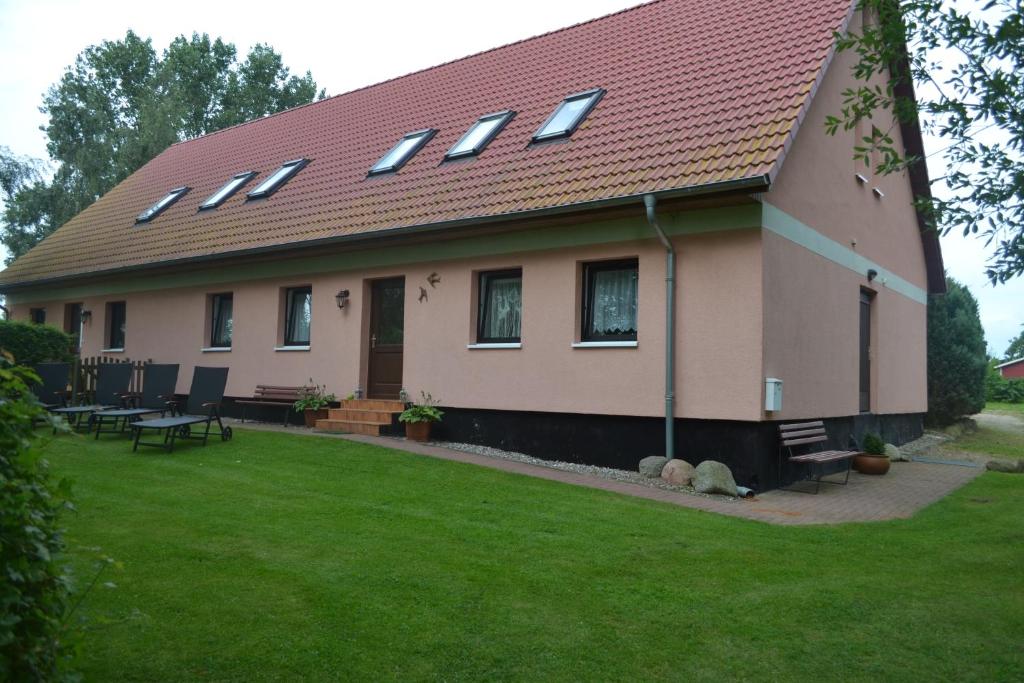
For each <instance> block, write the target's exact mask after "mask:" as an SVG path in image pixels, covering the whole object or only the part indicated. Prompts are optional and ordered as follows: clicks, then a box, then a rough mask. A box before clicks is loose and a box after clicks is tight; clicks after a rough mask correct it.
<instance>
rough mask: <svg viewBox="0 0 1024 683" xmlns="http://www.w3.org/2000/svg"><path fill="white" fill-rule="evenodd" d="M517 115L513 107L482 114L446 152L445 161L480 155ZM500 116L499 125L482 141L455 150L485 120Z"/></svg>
mask: <svg viewBox="0 0 1024 683" xmlns="http://www.w3.org/2000/svg"><path fill="white" fill-rule="evenodd" d="M515 116H516V112H515V111H513V110H511V109H503V110H502V111H496V112H493V113H491V114H485V115H483V116H481V117H480V118H478V119H477V120H476V121H474V122H473V125H471V126H470V127H469V128H468V129H467V130H466V132H465V133H463V134H462V137H460V138H459V139H458V142H456V143H455V144H454V145H452V146H451V147H450V148H449V149H448V151H447V152H445V155H444V161H455V160H457V159H466V158H468V157H475V156H479V155H480V154H481V153H482V152H483V151H484V150H485V149H487V145H489V144H491V142H492V141H493V140H494V138H496V137H498V135H499V134H500V133H501V131H502V130H504V129H505V126H507V125H508V124H509V121H511V120H512V119H513V118H515ZM498 118H500V119H501V121H500V122H499V123H498V125H497V126H495V127H494V129H493V130H491V132H490V133H488V134H487V136H486V137H484V138H483V139H482V140H480V142H478V143H477V144H476V145H475V146H473V147H470V148H469V149H465V150H463V151H461V152H455V151H454V150H456V149H458V147H459V146H460V145H462V143H463V142H465V141H466V139H467V138H469V136H470V135H471V134H472V133H473V131H474V130H476V129H477V127H478V126H480V125H481V124H483V123H484V122H485V121H490V120H492V119H498Z"/></svg>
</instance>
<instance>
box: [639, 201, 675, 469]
mask: <svg viewBox="0 0 1024 683" xmlns="http://www.w3.org/2000/svg"><path fill="white" fill-rule="evenodd" d="M657 201H658V200H657V199H656V198H655V196H654V195H653V194H645V195H644V206H645V207H646V208H647V222H648V223H649V224H650V225H651V228H653V229H654V232H655V233H657V235H658V239H659V240H661V244H662V245H663V246H664V247H665V457H666V458H668V459H669V460H672V459H673V458H675V457H676V456H675V452H676V449H675V443H676V439H675V383H676V369H675V361H676V250H675V247H673V246H672V242H671V241H670V240H669V238H668V235H666V234H665V231H664V230H662V229H661V226H660V225H659V224H658V216H657V215H656V213H655V208H656V206H657Z"/></svg>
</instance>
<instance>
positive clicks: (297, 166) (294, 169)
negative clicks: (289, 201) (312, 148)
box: [245, 157, 310, 201]
mask: <svg viewBox="0 0 1024 683" xmlns="http://www.w3.org/2000/svg"><path fill="white" fill-rule="evenodd" d="M309 162H310V159H307V158H306V157H299V158H298V159H292V160H291V161H286V162H284V163H283V164H281V165H280V166H278V167H277V168H276V169H274V172H273V173H271V174H270V175H269V176H267V177H266V178H265V179H264V180H263V182H261V183H260V184H259V185H257V186H256V187H254V188H253V189H251V190H249V191H248V192H246V193H245V199H246V201H249V200H253V199H266V198H267V197H269V196H271V195H272V194H274V193H275V192H277V191H278V190H280V189H281V188H282V187H284V186H285V185H286V184H287V183H288V181H289V180H291V179H292V178H294V177H295V176H296V174H298V172H299V171H301V170H302V169H304V168H305V167H306V166H308V165H309ZM286 167H291V169H290V171H289V172H288V173H287V174H285V175H284V176H282V177H281V178H280V179H279V180H278V181H277V182H276V183H275V184H274V185H272V186H270V187H268V188H266V189H265V190H262V191H261V190H260V188H261V187H263V186H264V185H265V184H266V183H267V181H268V180H270V179H271V178H273V177H274V176H275V175H277V174H278V173H279V172H280V171H281V169H283V168H286Z"/></svg>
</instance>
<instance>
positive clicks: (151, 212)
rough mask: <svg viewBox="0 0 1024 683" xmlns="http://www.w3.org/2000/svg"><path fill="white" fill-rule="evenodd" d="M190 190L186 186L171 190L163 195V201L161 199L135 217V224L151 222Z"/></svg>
mask: <svg viewBox="0 0 1024 683" xmlns="http://www.w3.org/2000/svg"><path fill="white" fill-rule="evenodd" d="M190 189H191V188H190V187H187V186H183V187H176V188H175V189H173V190H171V191H170V192H168V193H167V194H166V195H164V197H163V199H161V200H160V201H158V202H157V203H156V204H154V205H153V206H151V207H149V208H148V209H146V210H145V211H143V212H142V213H140V214H139V215H138V216H136V217H135V222H136V223H148V222H149V221H151V220H153V219H154V218H156V217H157V216H159V215H160V214H161V213H163V212H164V209H166V208H167V207H169V206H170V205H171V204H173V203H174V202H176V201H178V200H179V199H181V197H182V196H183V195H184V194H185V193H186V192H188V191H189V190H190Z"/></svg>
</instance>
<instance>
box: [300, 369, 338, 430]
mask: <svg viewBox="0 0 1024 683" xmlns="http://www.w3.org/2000/svg"><path fill="white" fill-rule="evenodd" d="M337 400H338V399H337V397H336V396H335V395H334V394H328V393H327V386H326V385H318V384H314V383H313V378H312V377H310V378H309V385H308V386H304V387H301V388H300V389H299V400H298V401H296V402H295V403H294V404H293V406H292V407H293V408H294V409H295V412H297V413H302V416H303V418H304V419H305V421H306V426H307V427H315V426H316V421H317V420H326V419H327V408H328V406H330V405H331V403H333V402H334V401H337Z"/></svg>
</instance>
